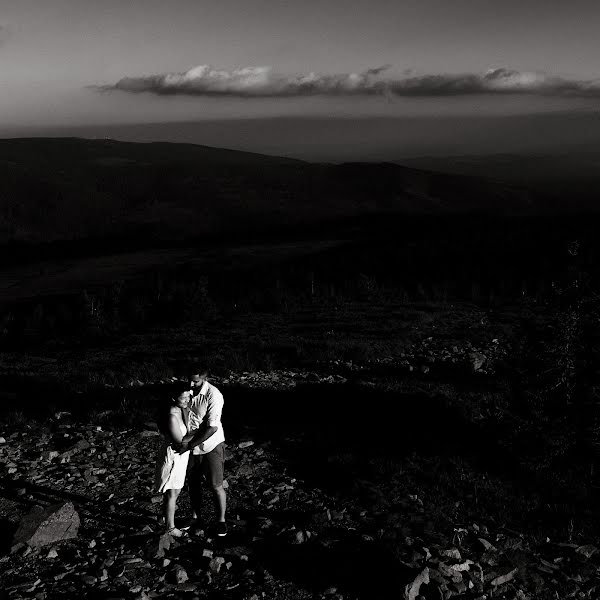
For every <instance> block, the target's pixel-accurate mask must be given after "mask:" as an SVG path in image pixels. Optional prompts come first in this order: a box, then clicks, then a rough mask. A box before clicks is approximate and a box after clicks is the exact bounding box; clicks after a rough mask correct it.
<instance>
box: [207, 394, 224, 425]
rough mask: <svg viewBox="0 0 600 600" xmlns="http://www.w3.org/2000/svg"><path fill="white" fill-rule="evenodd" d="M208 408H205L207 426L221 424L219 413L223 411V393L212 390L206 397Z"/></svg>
mask: <svg viewBox="0 0 600 600" xmlns="http://www.w3.org/2000/svg"><path fill="white" fill-rule="evenodd" d="M207 400H208V408H207V410H206V422H207V423H208V426H209V427H218V426H219V425H220V424H221V413H222V412H223V404H224V403H225V401H224V399H223V394H221V392H219V391H218V390H213V392H212V394H210V395H209V397H208V398H207Z"/></svg>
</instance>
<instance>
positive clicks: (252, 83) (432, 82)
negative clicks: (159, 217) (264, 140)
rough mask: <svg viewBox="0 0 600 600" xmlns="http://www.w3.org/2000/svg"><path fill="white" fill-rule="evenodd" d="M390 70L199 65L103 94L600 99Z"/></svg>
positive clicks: (539, 82) (535, 76) (501, 76)
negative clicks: (328, 71)
mask: <svg viewBox="0 0 600 600" xmlns="http://www.w3.org/2000/svg"><path fill="white" fill-rule="evenodd" d="M389 68H390V67H389V66H387V65H386V66H383V67H378V68H375V69H368V70H367V71H363V72H361V73H341V74H333V75H321V74H316V73H308V74H304V75H282V74H279V73H276V72H274V71H273V69H272V68H271V67H244V68H240V69H233V70H229V71H228V70H225V69H215V68H214V67H212V66H210V65H200V66H197V67H194V68H193V69H190V70H189V71H185V72H184V73H166V74H162V75H150V76H145V77H125V78H123V79H121V80H119V81H118V82H117V83H116V84H115V85H109V86H102V87H101V88H99V89H102V90H122V91H126V92H134V93H135V92H149V93H153V94H161V95H168V94H181V95H191V96H238V97H256V98H260V97H263V98H266V97H294V96H318V95H322V96H350V95H364V96H368V95H392V96H459V95H468V94H486V93H491V94H498V93H504V94H537V95H549V96H577V97H600V80H598V79H594V80H587V81H585V80H573V79H565V78H561V77H556V76H551V75H547V74H545V73H535V72H522V71H514V70H510V69H504V68H501V69H490V70H489V71H486V72H485V73H483V74H462V75H418V76H412V75H410V76H402V77H389V76H386V74H387V73H388V71H389Z"/></svg>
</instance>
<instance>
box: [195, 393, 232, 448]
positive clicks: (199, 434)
mask: <svg viewBox="0 0 600 600" xmlns="http://www.w3.org/2000/svg"><path fill="white" fill-rule="evenodd" d="M223 404H224V401H223V394H221V392H219V391H218V390H214V391H213V393H212V394H211V396H210V397H209V398H208V407H207V409H206V417H205V418H206V427H205V428H203V429H202V430H199V431H196V432H195V435H194V437H193V439H192V440H191V441H190V442H189V444H188V447H189V448H194V447H195V446H199V445H200V444H202V443H203V442H205V441H206V440H207V439H208V438H209V437H210V436H211V435H213V434H214V433H215V432H216V431H217V429H218V428H219V425H220V424H221V413H222V412H223Z"/></svg>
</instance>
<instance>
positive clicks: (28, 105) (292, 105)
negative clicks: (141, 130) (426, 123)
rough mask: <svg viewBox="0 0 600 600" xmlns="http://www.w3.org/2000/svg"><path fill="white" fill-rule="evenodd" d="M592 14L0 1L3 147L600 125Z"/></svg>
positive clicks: (365, 0) (580, 5) (188, 0)
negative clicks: (125, 127)
mask: <svg viewBox="0 0 600 600" xmlns="http://www.w3.org/2000/svg"><path fill="white" fill-rule="evenodd" d="M599 30H600V3H598V2H597V1H592V0H570V1H569V2H566V1H564V0H503V1H502V2H499V1H497V0H494V1H491V0H307V1H306V2H298V1H297V0H294V1H288V0H220V1H219V2H215V1H214V0H212V1H210V2H209V1H205V0H170V1H169V2H165V1H164V0H102V2H96V1H91V0H2V1H1V2H0V135H2V134H3V132H5V131H8V130H11V131H13V130H18V128H30V129H31V130H33V131H35V129H36V128H44V127H52V128H55V130H56V128H59V129H60V128H61V127H65V128H68V127H73V126H94V127H98V126H102V125H114V124H135V123H146V122H147V123H168V122H178V121H202V120H214V119H241V118H259V117H260V118H264V117H277V116H286V117H289V116H301V117H305V116H326V117H330V118H331V117H343V118H360V117H394V118H410V117H418V118H424V117H430V118H432V119H435V118H438V117H442V118H448V117H452V116H454V117H456V118H464V117H473V116H477V117H492V116H505V115H512V114H515V115H517V114H518V115H523V114H540V113H549V112H550V113H552V112H556V113H577V112H592V113H593V112H594V111H596V112H597V111H598V108H599V105H600V79H598V78H599V77H600V65H598V63H597V57H598V56H599V55H600V42H599V41H598V40H599V39H600V36H598V34H597V32H598V31H599Z"/></svg>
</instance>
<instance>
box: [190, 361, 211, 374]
mask: <svg viewBox="0 0 600 600" xmlns="http://www.w3.org/2000/svg"><path fill="white" fill-rule="evenodd" d="M208 373H209V369H208V365H207V364H206V363H201V362H197V363H193V364H192V365H190V367H189V368H188V370H187V374H188V375H189V376H190V377H191V376H192V375H200V377H207V376H208Z"/></svg>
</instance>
